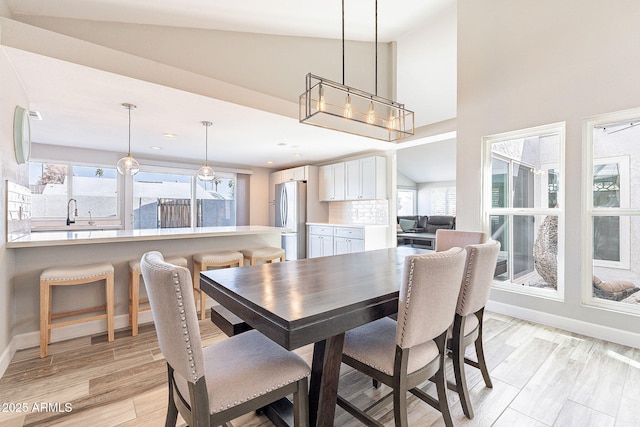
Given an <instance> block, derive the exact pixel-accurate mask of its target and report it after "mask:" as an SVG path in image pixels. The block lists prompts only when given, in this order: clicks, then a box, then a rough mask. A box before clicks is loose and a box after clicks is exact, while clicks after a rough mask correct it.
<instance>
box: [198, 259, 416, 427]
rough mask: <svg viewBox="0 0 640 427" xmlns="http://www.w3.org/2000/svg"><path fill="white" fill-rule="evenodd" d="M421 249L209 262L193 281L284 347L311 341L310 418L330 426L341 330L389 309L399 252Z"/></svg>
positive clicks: (393, 308) (394, 300)
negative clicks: (236, 263) (215, 266)
mask: <svg viewBox="0 0 640 427" xmlns="http://www.w3.org/2000/svg"><path fill="white" fill-rule="evenodd" d="M426 252H428V251H425V250H423V249H417V248H409V247H399V248H390V249H381V250H375V251H367V252H359V253H353V254H345V255H336V256H329V257H322V258H312V259H301V260H295V261H286V262H282V263H273V264H262V265H257V266H252V267H244V268H230V269H219V270H209V271H205V272H202V273H201V274H200V288H201V289H202V290H203V291H204V292H205V293H206V294H207V295H209V296H210V297H212V298H213V299H214V300H216V301H217V302H218V303H219V304H220V305H222V306H223V307H225V308H227V309H228V310H229V311H231V312H232V313H234V314H235V315H237V316H238V317H240V318H241V319H242V320H243V321H245V322H246V323H247V324H249V325H250V326H251V327H253V328H255V329H257V330H258V331H260V332H261V333H263V334H264V335H266V336H267V337H269V338H270V339H272V340H273V341H275V342H276V343H278V344H280V345H281V346H282V347H284V348H286V349H288V350H293V349H296V348H299V347H302V346H305V345H307V344H314V348H313V361H312V366H311V380H310V385H309V419H310V424H309V425H311V426H332V425H333V420H334V416H335V408H336V400H337V391H338V380H339V376H340V364H341V360H342V346H343V343H344V333H345V332H346V331H348V330H349V329H353V328H355V327H358V326H361V325H364V324H366V323H368V322H371V321H374V320H376V319H380V318H382V317H384V316H388V315H390V314H394V313H396V312H397V310H398V292H399V289H400V283H401V280H402V270H403V266H404V258H405V257H406V256H407V255H409V254H416V253H426ZM276 425H281V424H280V422H278V423H276Z"/></svg>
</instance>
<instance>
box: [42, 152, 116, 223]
mask: <svg viewBox="0 0 640 427" xmlns="http://www.w3.org/2000/svg"><path fill="white" fill-rule="evenodd" d="M29 188H30V189H31V198H32V218H33V219H34V221H35V222H41V223H44V222H50V223H54V224H55V223H60V222H61V221H62V220H63V219H64V220H66V218H67V215H68V214H70V216H71V218H72V219H75V218H76V215H75V211H76V209H77V217H78V218H81V219H87V220H88V219H89V218H91V219H94V220H95V219H98V220H99V219H107V218H110V219H114V218H117V216H118V215H117V212H118V181H117V172H116V170H115V168H104V167H98V166H84V165H70V164H65V163H53V162H50V163H47V162H30V163H29ZM70 199H75V200H76V203H75V204H73V203H72V204H70V205H69V200H70ZM68 208H71V210H72V211H71V212H68V211H67V209H68Z"/></svg>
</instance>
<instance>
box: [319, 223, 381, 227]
mask: <svg viewBox="0 0 640 427" xmlns="http://www.w3.org/2000/svg"><path fill="white" fill-rule="evenodd" d="M307 225H323V226H327V227H352V228H370V227H388V225H386V224H336V223H329V222H307Z"/></svg>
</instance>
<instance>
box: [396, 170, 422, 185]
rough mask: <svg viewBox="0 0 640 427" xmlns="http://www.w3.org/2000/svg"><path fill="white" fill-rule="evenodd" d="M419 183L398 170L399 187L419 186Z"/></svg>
mask: <svg viewBox="0 0 640 427" xmlns="http://www.w3.org/2000/svg"><path fill="white" fill-rule="evenodd" d="M417 186H418V184H416V183H415V182H414V181H412V180H411V179H409V178H408V177H407V176H406V175H404V174H403V173H401V172H398V187H400V188H417Z"/></svg>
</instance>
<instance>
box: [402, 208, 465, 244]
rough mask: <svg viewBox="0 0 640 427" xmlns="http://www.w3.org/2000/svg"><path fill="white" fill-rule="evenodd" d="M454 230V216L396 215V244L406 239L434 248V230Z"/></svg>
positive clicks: (412, 242)
mask: <svg viewBox="0 0 640 427" xmlns="http://www.w3.org/2000/svg"><path fill="white" fill-rule="evenodd" d="M440 228H442V229H447V230H454V229H455V228H456V218H455V217H454V216H448V215H432V216H427V215H410V216H399V217H398V231H397V235H398V244H399V245H401V244H405V243H406V242H407V241H408V242H409V243H410V244H411V245H412V246H413V245H414V244H415V243H418V244H420V245H424V246H426V247H427V248H428V249H435V241H436V230H438V229H440Z"/></svg>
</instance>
